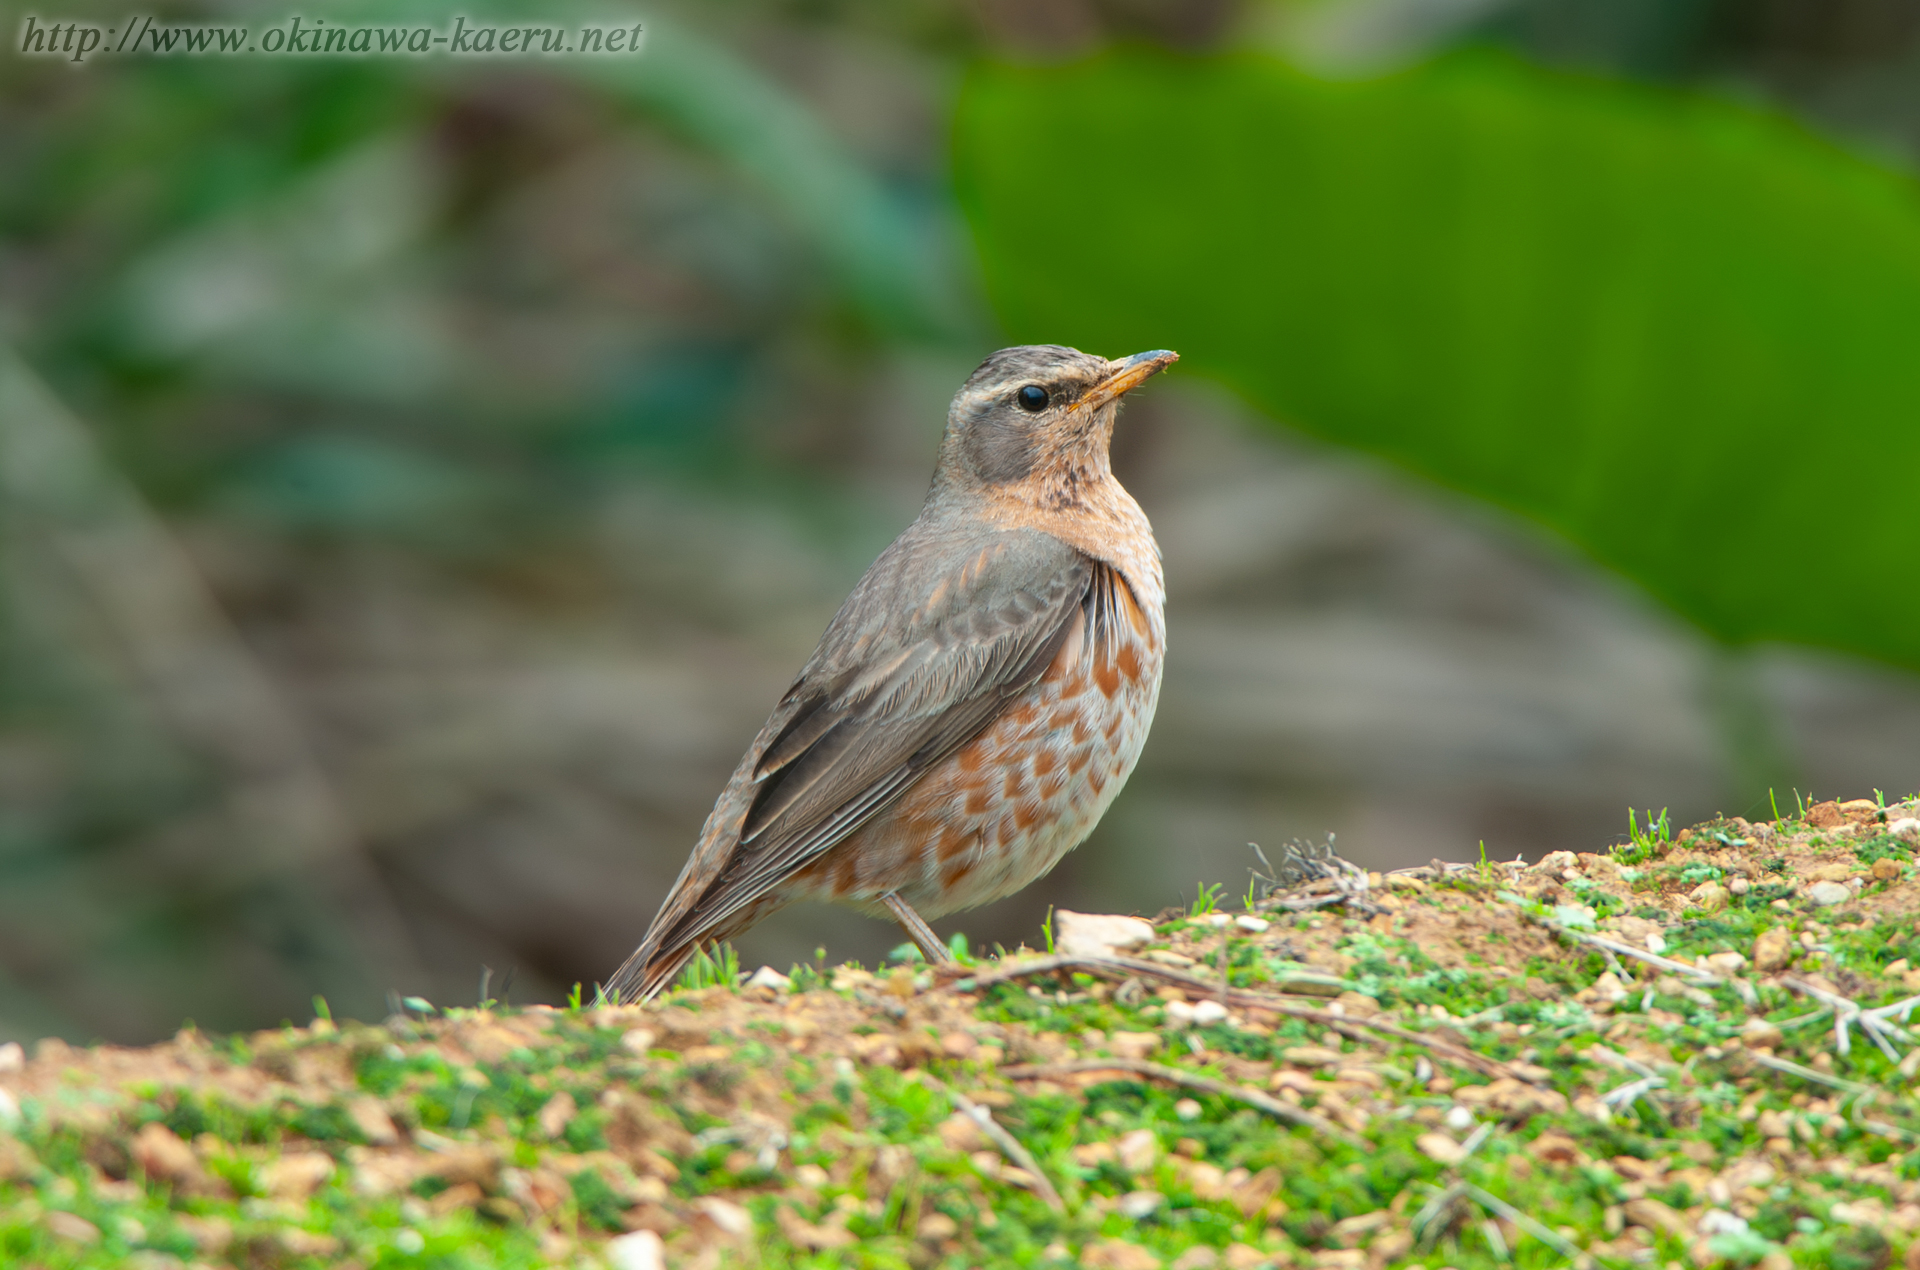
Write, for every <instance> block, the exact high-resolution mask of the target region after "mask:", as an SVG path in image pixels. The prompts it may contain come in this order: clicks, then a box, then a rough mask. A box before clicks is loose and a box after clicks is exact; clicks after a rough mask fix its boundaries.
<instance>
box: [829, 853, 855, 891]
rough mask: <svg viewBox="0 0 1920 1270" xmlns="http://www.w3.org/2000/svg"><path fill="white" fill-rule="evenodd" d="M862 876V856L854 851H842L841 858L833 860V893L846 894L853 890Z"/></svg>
mask: <svg viewBox="0 0 1920 1270" xmlns="http://www.w3.org/2000/svg"><path fill="white" fill-rule="evenodd" d="M859 878H860V857H859V856H858V854H856V853H855V852H852V851H842V852H841V853H840V858H839V859H838V860H835V861H834V862H833V893H834V894H835V895H846V894H848V893H849V892H851V891H852V890H853V885H854V883H855V882H857V881H859Z"/></svg>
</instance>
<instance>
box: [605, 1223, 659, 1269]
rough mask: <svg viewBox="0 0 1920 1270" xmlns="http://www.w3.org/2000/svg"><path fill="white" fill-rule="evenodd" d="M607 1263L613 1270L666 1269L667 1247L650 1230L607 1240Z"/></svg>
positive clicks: (637, 1231)
mask: <svg viewBox="0 0 1920 1270" xmlns="http://www.w3.org/2000/svg"><path fill="white" fill-rule="evenodd" d="M607 1264H608V1265H609V1266H612V1267H613V1270H667V1248H666V1245H665V1244H663V1243H661V1242H660V1236H658V1235H656V1234H654V1233H653V1232H652V1231H651V1230H636V1231H634V1232H633V1233H632V1234H630V1235H622V1236H620V1237H619V1238H618V1239H610V1240H608V1241H607Z"/></svg>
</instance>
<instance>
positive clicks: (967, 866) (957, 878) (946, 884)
mask: <svg viewBox="0 0 1920 1270" xmlns="http://www.w3.org/2000/svg"><path fill="white" fill-rule="evenodd" d="M973 864H974V862H973V861H972V860H956V861H954V862H953V863H952V864H950V865H948V866H947V867H946V868H944V869H942V870H941V871H940V885H941V887H942V888H943V889H945V890H949V891H951V890H953V889H954V888H955V887H957V886H959V885H960V883H961V882H962V881H964V880H965V879H966V876H967V875H968V874H969V873H972V872H973Z"/></svg>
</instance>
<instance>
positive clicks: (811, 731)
mask: <svg viewBox="0 0 1920 1270" xmlns="http://www.w3.org/2000/svg"><path fill="white" fill-rule="evenodd" d="M918 528H919V526H917V525H916V529H918ZM1095 569H1096V566H1095V565H1094V563H1093V562H1092V561H1090V560H1089V559H1087V557H1085V556H1083V555H1081V554H1080V553H1079V552H1078V551H1076V550H1074V549H1073V548H1072V547H1069V546H1067V545H1066V544H1065V543H1062V542H1060V541H1059V540H1058V539H1056V538H1053V537H1051V536H1050V535H1047V534H1043V533H1039V532H1037V531H1032V530H1012V531H1008V530H982V529H974V530H971V531H967V532H955V531H951V530H949V531H940V530H939V529H938V527H937V526H936V527H934V528H932V529H928V530H926V531H924V532H922V533H919V534H918V535H916V533H915V531H914V530H910V531H909V532H908V533H907V534H903V535H902V536H901V538H900V539H899V540H898V541H896V542H895V543H894V545H893V546H892V547H890V548H888V550H887V552H886V553H885V554H883V555H882V556H881V558H880V559H879V560H877V561H875V562H874V566H873V568H872V569H870V570H868V572H867V575H866V576H865V577H864V578H862V579H861V581H860V584H859V585H858V586H857V587H855V589H854V592H853V594H852V595H851V596H849V597H848V600H847V603H846V604H845V605H844V606H842V608H841V610H840V613H839V614H838V615H837V616H836V617H835V618H834V620H833V623H832V624H831V625H830V626H829V627H828V628H827V633H826V635H825V636H824V637H823V638H822V640H821V643H820V647H819V649H818V650H816V651H815V653H814V655H813V657H812V658H811V659H809V660H808V662H807V665H806V667H805V668H804V669H803V670H802V671H801V672H800V676H799V678H798V679H797V680H795V682H794V684H793V686H792V688H790V689H789V690H788V691H787V694H786V696H785V697H783V698H782V699H781V702H780V705H779V706H778V707H777V708H776V709H775V711H774V713H773V717H772V718H770V719H768V720H767V724H766V726H765V727H764V728H763V729H761V732H760V735H759V737H758V738H757V739H756V740H755V741H754V744H753V745H752V746H751V747H750V748H749V749H748V751H747V755H746V758H745V759H744V760H743V761H742V763H741V765H740V769H739V770H738V771H737V772H736V773H735V774H734V778H733V781H732V782H731V783H730V784H729V785H728V788H727V790H726V792H725V793H723V794H722V795H721V798H720V802H719V804H718V805H717V806H716V807H715V808H714V813H713V816H712V817H710V818H709V820H708V822H707V826H706V828H705V830H703V832H702V834H701V841H700V844H699V845H698V846H697V847H696V848H695V849H694V853H693V857H692V858H691V859H689V860H688V861H687V866H686V868H685V869H684V870H683V871H682V872H681V875H680V879H679V881H678V882H676V883H675V885H674V889H673V891H672V893H671V894H669V895H668V897H667V901H666V903H665V904H663V905H662V906H661V909H660V913H659V915H658V916H656V917H655V918H654V921H653V926H652V927H651V928H650V929H649V930H648V932H647V936H646V939H645V940H644V941H643V942H642V944H641V946H640V949H639V951H637V952H636V953H635V955H634V957H633V958H632V959H630V960H629V963H628V966H626V967H623V968H622V970H621V972H620V974H619V975H618V976H616V978H615V980H614V983H613V985H612V986H613V987H614V989H615V990H616V991H618V990H619V989H620V988H621V987H622V986H623V985H624V984H626V982H627V980H628V978H629V970H630V969H636V970H643V969H644V967H645V966H646V964H647V963H648V962H650V961H653V960H655V959H656V958H657V957H659V956H660V955H662V954H663V953H670V952H673V951H674V950H677V949H682V948H685V947H686V946H688V945H690V944H695V943H699V942H703V941H704V940H705V939H706V938H708V937H710V936H711V935H712V933H713V932H714V931H716V930H718V929H721V928H723V927H725V926H726V925H727V923H728V920H729V919H730V918H733V917H735V916H736V915H737V914H739V913H741V912H742V911H743V910H746V909H748V908H749V907H750V906H752V905H754V904H755V902H756V901H758V900H761V899H762V898H764V897H765V896H766V895H767V894H768V892H769V891H770V890H771V889H772V888H773V887H775V886H776V885H777V884H778V883H779V882H780V881H782V880H783V879H785V878H787V877H789V876H791V875H792V874H793V872H794V871H795V870H796V869H798V868H800V867H802V866H803V865H805V864H806V863H807V862H808V861H810V860H812V859H813V858H814V857H816V856H818V855H819V854H820V853H821V852H823V851H826V850H827V849H828V848H830V847H832V846H833V845H835V844H836V843H838V842H840V841H842V840H843V839H845V838H846V837H847V836H848V835H849V834H851V833H853V832H854V831H855V830H856V829H858V828H859V827H860V826H861V825H863V824H865V823H866V822H867V821H868V820H869V819H870V818H872V817H873V816H874V815H875V814H876V813H877V812H879V811H881V810H882V809H884V808H885V807H887V806H888V805H890V804H891V803H892V802H893V801H894V800H895V799H897V798H899V797H900V796H901V795H902V794H903V793H905V792H906V790H907V789H908V788H909V787H911V786H912V784H913V783H914V782H915V781H916V780H918V779H919V778H920V777H921V776H922V775H923V774H925V772H926V771H927V770H928V769H929V768H931V767H933V766H934V765H935V764H937V763H939V762H940V760H942V759H944V758H946V757H947V756H948V755H950V754H952V753H953V752H954V751H955V750H957V749H959V748H960V747H961V746H963V745H965V744H966V743H967V742H968V741H969V740H971V739H973V738H974V737H975V736H977V735H979V734H980V732H981V731H982V730H983V729H985V728H986V727H987V725H988V724H990V723H991V722H992V721H993V720H994V719H995V718H996V717H997V716H998V715H999V713H1000V711H1001V710H1002V709H1003V708H1004V706H1005V704H1006V703H1007V702H1008V701H1009V700H1010V699H1012V698H1014V697H1016V696H1018V695H1019V694H1020V693H1022V692H1023V691H1025V690H1026V689H1027V688H1028V687H1030V686H1032V684H1033V683H1034V682H1036V681H1037V680H1038V679H1039V678H1040V677H1041V676H1042V675H1043V674H1045V673H1046V669H1047V667H1048V666H1049V665H1050V664H1051V663H1052V662H1053V659H1054V657H1055V656H1056V655H1057V654H1058V653H1059V651H1060V648H1061V647H1062V646H1063V645H1064V644H1065V643H1066V641H1067V640H1068V638H1069V637H1070V636H1071V635H1072V634H1073V633H1074V631H1075V630H1076V629H1077V627H1078V624H1079V623H1080V622H1081V621H1082V620H1084V619H1083V616H1082V609H1083V606H1084V604H1085V601H1086V597H1087V596H1088V595H1089V594H1090V592H1091V590H1092V583H1093V578H1094V573H1095ZM636 963H637V965H636Z"/></svg>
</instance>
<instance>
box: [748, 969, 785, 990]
mask: <svg viewBox="0 0 1920 1270" xmlns="http://www.w3.org/2000/svg"><path fill="white" fill-rule="evenodd" d="M792 986H793V980H791V979H789V978H787V977H786V976H785V975H783V974H781V973H780V972H779V971H778V970H775V969H774V968H773V967H772V966H762V967H760V969H758V970H756V971H754V972H753V977H752V978H751V979H749V980H747V987H749V988H772V989H773V990H774V991H775V992H785V991H786V990H787V989H788V988H791V987H792Z"/></svg>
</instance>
